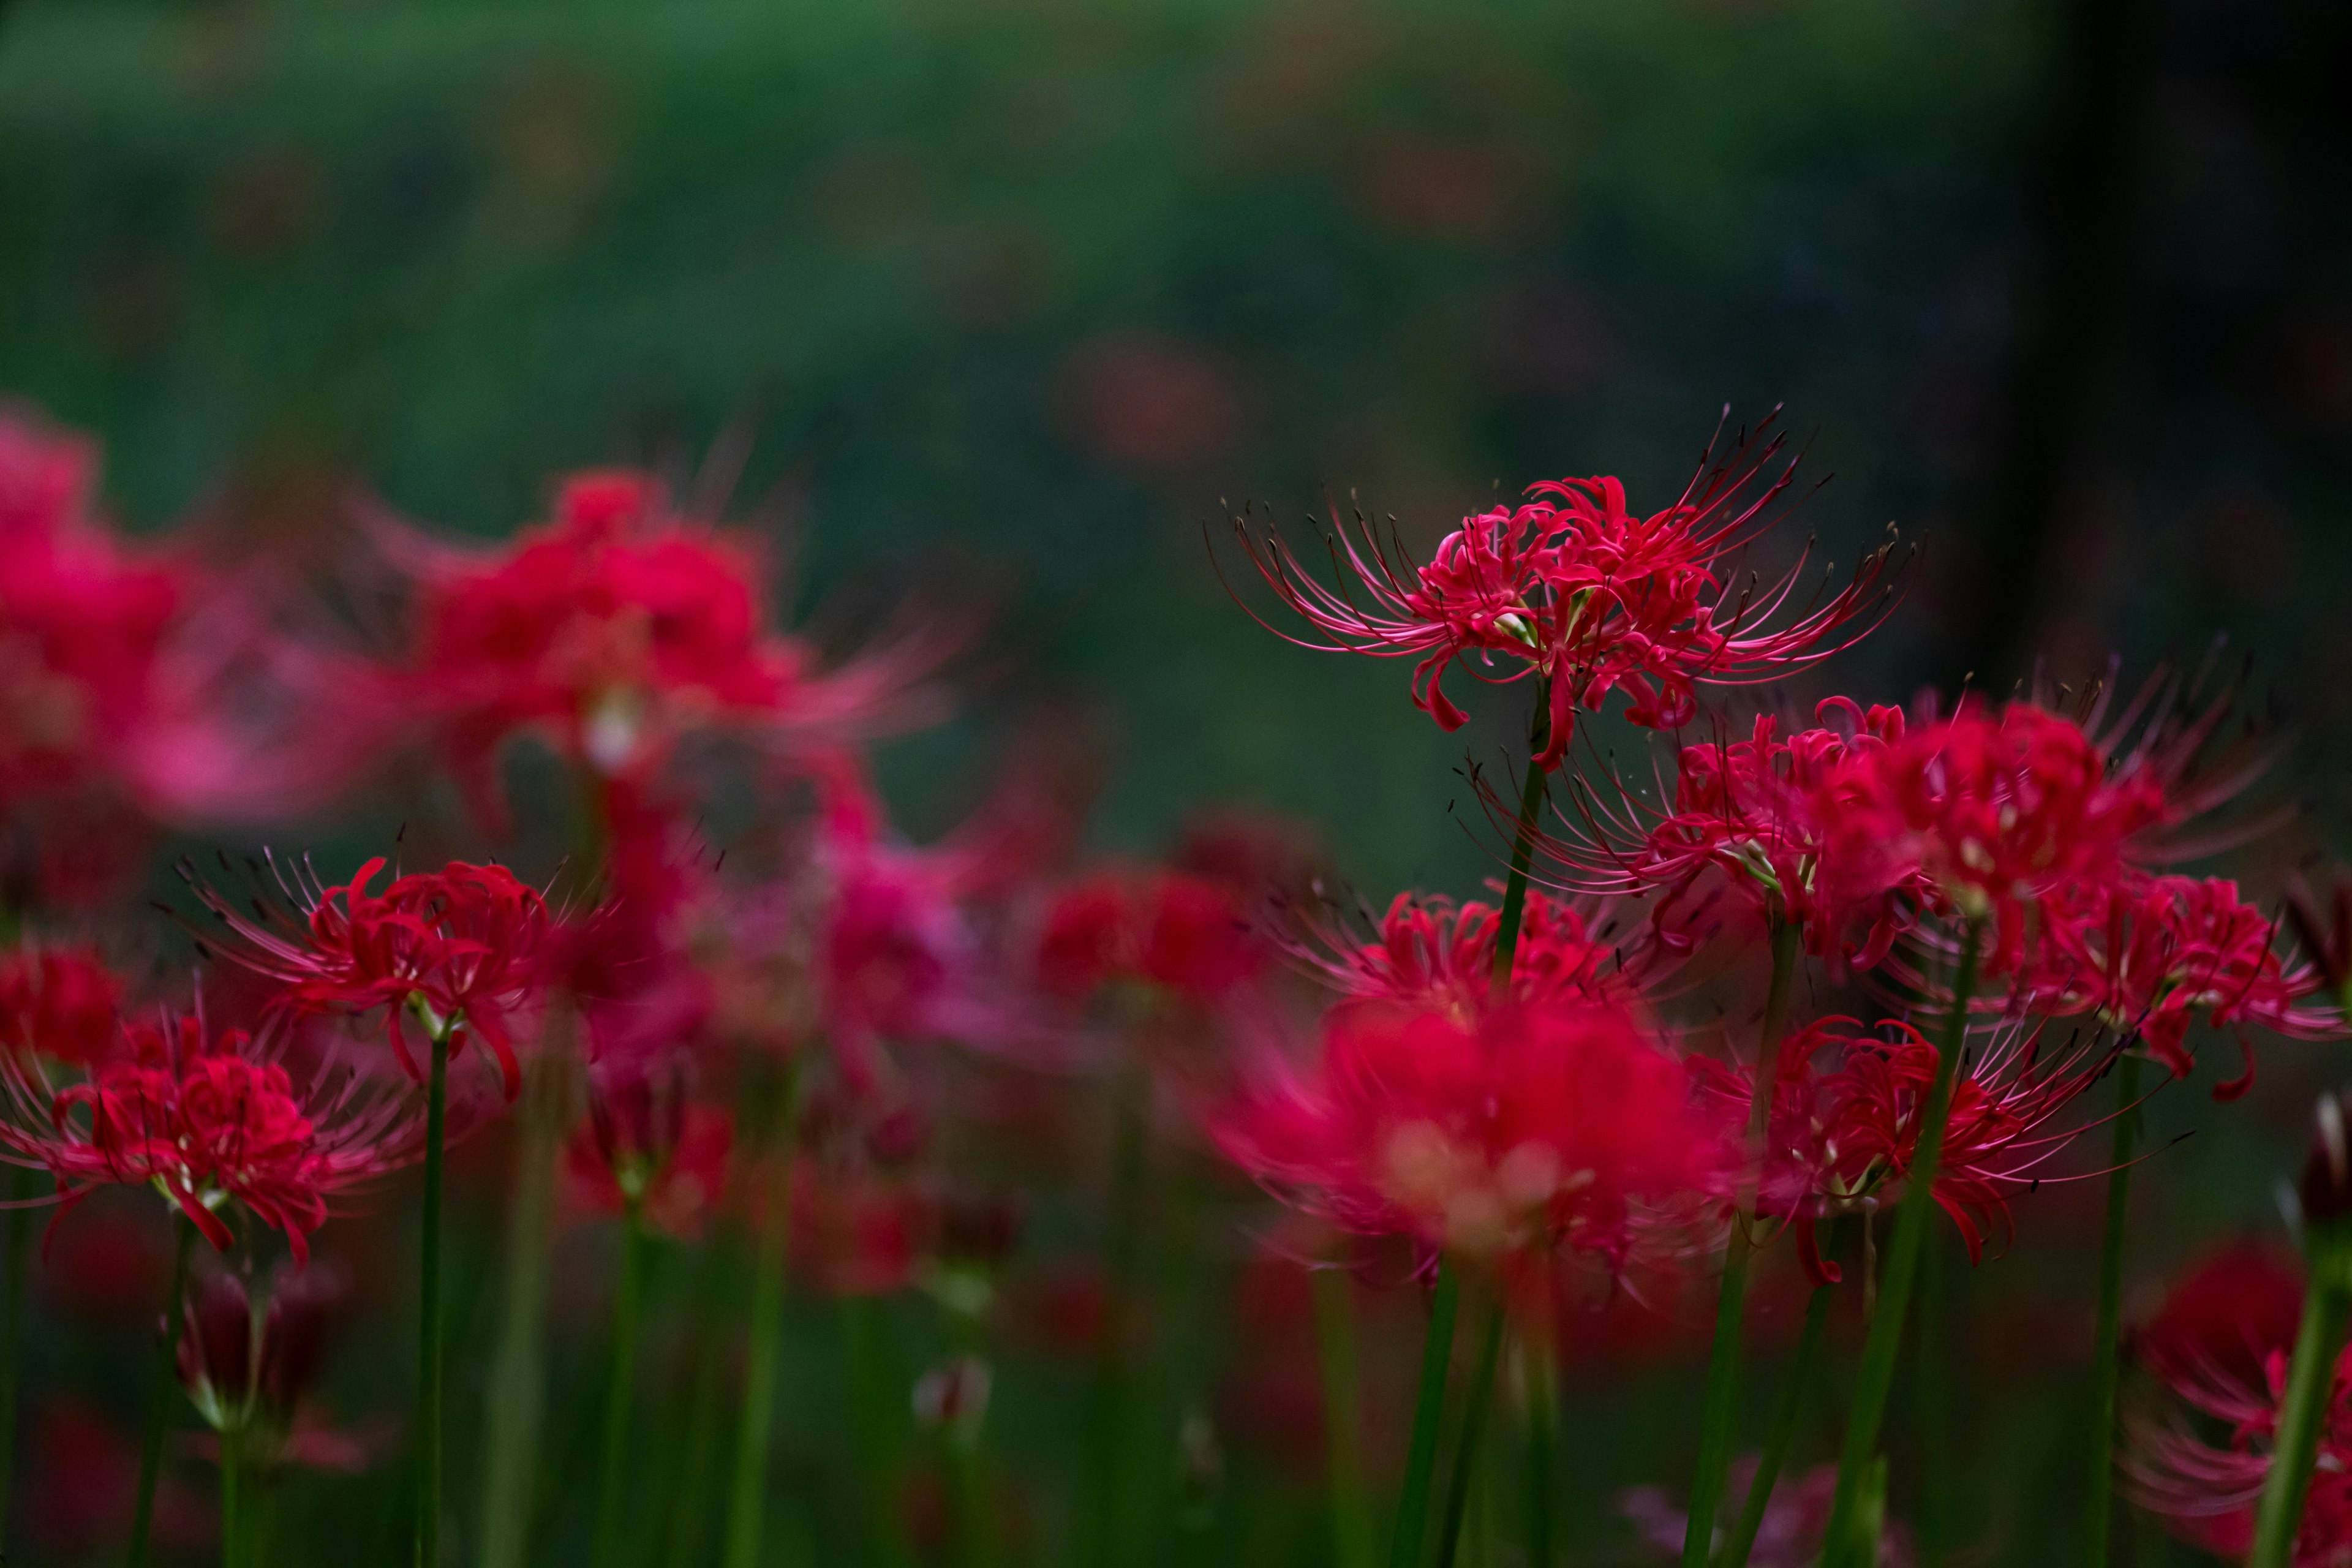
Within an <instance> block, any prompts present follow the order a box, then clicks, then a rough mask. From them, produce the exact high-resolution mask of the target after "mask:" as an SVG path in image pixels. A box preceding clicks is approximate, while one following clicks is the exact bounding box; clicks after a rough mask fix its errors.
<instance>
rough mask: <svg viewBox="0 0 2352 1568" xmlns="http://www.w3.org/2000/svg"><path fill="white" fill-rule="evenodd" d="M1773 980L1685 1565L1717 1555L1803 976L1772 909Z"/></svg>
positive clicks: (1719, 1307)
mask: <svg viewBox="0 0 2352 1568" xmlns="http://www.w3.org/2000/svg"><path fill="white" fill-rule="evenodd" d="M1768 918H1769V926H1770V931H1771V942H1772V982H1771V985H1770V987H1769V989H1768V990H1767V991H1766V993H1765V996H1764V1027H1763V1036H1762V1038H1761V1042H1760V1044H1759V1047H1758V1048H1757V1052H1756V1081H1755V1084H1754V1085H1753V1087H1751V1088H1750V1089H1749V1090H1748V1142H1747V1163H1748V1172H1747V1173H1746V1174H1745V1175H1743V1176H1742V1177H1741V1179H1740V1194H1739V1205H1738V1211H1737V1213H1736V1214H1735V1215H1734V1216H1733V1219H1732V1225H1731V1234H1730V1236H1729V1237H1728V1238H1727V1240H1726V1242H1725V1244H1724V1249H1723V1281H1722V1285H1721V1288H1720V1289H1719V1290H1718V1292H1717V1296H1716V1305H1715V1344H1714V1347H1713V1349H1712V1350H1711V1351H1710V1352H1708V1355H1707V1363H1706V1395H1705V1398H1704V1401H1703V1403H1702V1404H1701V1405H1700V1415H1699V1437H1698V1472H1697V1474H1696V1475H1695V1476H1694V1477H1692V1479H1691V1496H1690V1518H1689V1521H1688V1522H1687V1523H1686V1524H1685V1525H1684V1527H1683V1568H1706V1560H1707V1554H1708V1553H1709V1552H1711V1551H1713V1550H1714V1546H1715V1527H1716V1516H1717V1514H1718V1513H1719V1512H1720V1511H1721V1510H1722V1507H1723V1489H1724V1479H1725V1477H1726V1476H1727V1475H1728V1474H1729V1472H1730V1468H1731V1438H1732V1429H1733V1427H1734V1426H1736V1425H1737V1424H1738V1417H1739V1348H1740V1347H1739V1333H1740V1327H1741V1323H1742V1321H1743V1320H1744V1318H1745V1316H1746V1314H1747V1309H1748V1262H1749V1258H1750V1256H1751V1254H1752V1253H1753V1251H1754V1244H1753V1243H1752V1242H1750V1241H1749V1240H1748V1235H1749V1230H1750V1227H1752V1226H1754V1224H1755V1223H1756V1187H1755V1184H1756V1180H1757V1177H1758V1176H1759V1174H1760V1173H1761V1171H1762V1168H1763V1162H1764V1157H1765V1152H1766V1150H1765V1142H1766V1138H1767V1135H1768V1134H1769V1131H1770V1126H1771V1120H1772V1095H1773V1091H1774V1089H1777V1088H1778V1086H1779V1084H1780V1037H1781V1036H1782V1034H1784V1033H1785V1032H1786V1031H1787V1029H1788V1025H1789V991H1790V986H1791V984H1792V983H1793V982H1794V981H1795V979H1796V973H1797V934H1798V927H1797V922H1796V921H1792V920H1790V919H1789V918H1788V917H1787V916H1786V915H1785V914H1784V913H1782V911H1781V909H1780V900H1778V898H1777V897H1776V898H1774V900H1772V902H1771V904H1770V905H1769V917H1768Z"/></svg>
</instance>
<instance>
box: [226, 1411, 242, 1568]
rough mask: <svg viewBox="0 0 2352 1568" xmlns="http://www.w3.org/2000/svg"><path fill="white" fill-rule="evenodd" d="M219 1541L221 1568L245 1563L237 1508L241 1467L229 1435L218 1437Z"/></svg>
mask: <svg viewBox="0 0 2352 1568" xmlns="http://www.w3.org/2000/svg"><path fill="white" fill-rule="evenodd" d="M220 1445H221V1453H220V1510H221V1517H220V1541H221V1568H242V1565H243V1563H244V1562H245V1530H244V1523H245V1514H244V1510H242V1509H241V1508H240V1507H239V1506H238V1504H239V1502H240V1501H241V1499H240V1497H239V1495H238V1494H239V1492H240V1491H241V1489H242V1487H241V1482H242V1480H243V1479H244V1478H243V1477H242V1476H241V1475H240V1474H239V1473H238V1472H239V1471H240V1470H242V1469H243V1468H244V1467H243V1466H241V1465H239V1464H238V1463H237V1457H236V1447H237V1445H236V1437H235V1436H232V1435H230V1434H229V1433H226V1432H224V1433H222V1434H221V1435H220Z"/></svg>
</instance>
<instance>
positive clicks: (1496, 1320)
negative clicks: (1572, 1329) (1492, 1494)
mask: <svg viewBox="0 0 2352 1568" xmlns="http://www.w3.org/2000/svg"><path fill="white" fill-rule="evenodd" d="M1502 1350H1503V1299H1502V1296H1501V1294H1500V1293H1499V1292H1498V1293H1497V1294H1496V1297H1495V1300H1494V1301H1493V1302H1492V1303H1491V1304H1490V1305H1489V1306H1488V1307H1487V1309H1486V1332H1485V1334H1484V1335H1483V1336H1482V1337H1481V1339H1480V1341H1479V1344H1478V1364H1477V1368H1476V1370H1475V1371H1474V1372H1473V1373H1471V1375H1470V1403H1469V1405H1467V1406H1465V1408H1464V1410H1463V1412H1462V1430H1461V1431H1460V1432H1458V1433H1456V1434H1455V1435H1454V1475H1453V1478H1452V1479H1451V1480H1450V1481H1449V1482H1448V1483H1447V1486H1446V1489H1445V1519H1444V1523H1443V1524H1441V1525H1440V1526H1439V1527H1438V1536H1437V1568H1454V1554H1455V1552H1459V1551H1460V1550H1461V1547H1462V1516H1463V1513H1464V1511H1465V1510H1466V1509H1467V1508H1468V1506H1469V1503H1470V1479H1471V1477H1472V1476H1474V1475H1475V1474H1476V1472H1477V1468H1478V1441H1479V1439H1480V1438H1481V1437H1483V1436H1486V1407H1487V1406H1488V1405H1491V1404H1493V1403H1494V1398H1495V1363H1496V1362H1497V1361H1499V1360H1500V1359H1501V1358H1502Z"/></svg>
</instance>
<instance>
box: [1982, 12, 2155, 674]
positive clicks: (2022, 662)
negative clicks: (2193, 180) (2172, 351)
mask: <svg viewBox="0 0 2352 1568" xmlns="http://www.w3.org/2000/svg"><path fill="white" fill-rule="evenodd" d="M2156 10H2157V0H2072V3H2071V4H2070V5H2068V7H2067V11H2066V16H2065V21H2064V24H2063V26H2064V33H2063V37H2062V38H2061V40H2060V44H2059V47H2058V49H2057V52H2056V57H2055V59H2054V61H2053V67H2052V70H2051V76H2050V106H2051V117H2050V121H2049V123H2050V127H2051V142H2050V143H2049V146H2050V155H2049V161H2048V162H2047V163H2046V164H2044V165H2043V172H2042V181H2041V186H2042V188H2041V190H2040V192H2039V193H2038V199H2037V201H2036V203H2035V208H2036V212H2035V217H2036V224H2035V227H2036V229H2037V230H2038V232H2039V234H2040V235H2041V237H2042V244H2041V246H2040V247H2039V251H2038V254H2037V255H2036V256H2035V257H2034V258H2033V260H2032V262H2030V263H2029V265H2033V266H2035V267H2036V268H2037V270H2038V271H2039V272H2040V274H2041V278H2042V287H2041V288H2040V289H2038V290H2036V291H2034V292H2033V293H2032V294H2031V295H2030V296H2029V299H2028V301H2027V304H2026V307H2025V310H2024V311H2023V323H2024V324H2023V330H2022V332H2021V338H2020V342H2019V345H2018V353H2017V358H2016V361H2015V363H2014V366H2013V372H2012V374H2013V381H2012V384H2011V389H2010V394H2009V396H2008V398H2007V399H2006V405H2007V409H2008V428H2007V429H2006V431H2005V432H2004V436H2003V452H2002V456H2001V458H2000V466H1999V468H1998V469H1997V477H1996V479H1995V483H1994V487H1993V489H1992V491H1991V493H1990V495H1989V496H1988V498H1987V504H1986V505H1985V508H1984V510H1982V512H1981V513H1980V514H1979V518H1980V521H1979V522H1978V523H1977V525H1976V528H1975V535H1976V537H1975V540H1974V544H1975V551H1974V553H1975V554H1976V556H1977V557H1978V558H1979V561H1980V562H1981V563H1982V567H1983V570H1984V577H1983V581H1984V582H1985V584H1987V592H1986V598H1985V610H1984V614H1983V616H1982V617H1981V618H1980V619H1979V621H1978V622H1977V624H1976V626H1974V628H1973V629H1972V631H1971V632H1970V633H1969V634H1968V635H1965V636H1964V637H1962V638H1961V639H1960V641H1959V642H1958V645H1957V646H1956V647H1954V648H1953V650H1952V659H1953V663H1952V665H1951V668H1949V669H1948V670H1947V671H1946V672H1945V673H1946V676H1947V679H1948V681H1949V682H1957V681H1958V679H1959V678H1960V677H1961V676H1962V675H1964V674H1966V673H1969V672H1971V671H1973V672H1974V673H1975V675H1976V677H1977V681H1976V684H1978V685H1979V687H1980V688H1983V689H1990V690H1994V691H2005V690H2007V689H2009V687H2010V685H2011V682H2012V681H2013V680H2014V679H2018V678H2020V677H2022V676H2024V675H2026V674H2027V673H2029V672H2030V670H2031V667H2032V658H2033V655H2034V651H2035V650H2034V647H2033V644H2034V641H2035V639H2036V637H2037V636H2038V632H2039V628H2040V626H2042V622H2043V620H2044V618H2045V616H2047V614H2048V611H2049V608H2050V605H2051V603H2052V599H2051V595H2055V594H2062V593H2063V592H2064V591H2065V585H2064V584H2058V583H2053V582H2050V581H2048V579H2047V574H2048V572H2049V568H2050V564H2051V563H2052V562H2053V559H2054V558H2055V557H2056V556H2057V554H2058V552H2057V551H2056V550H2055V549H2054V548H2053V546H2055V545H2057V544H2058V543H2059V542H2060V530H2061V528H2062V526H2063V513H2064V510H2065V508H2066V502H2067V497H2068V493H2069V490H2070V489H2071V488H2072V487H2073V486H2074V483H2075V482H2076V481H2077V479H2078V478H2079V477H2080V476H2081V475H2082V473H2083V472H2084V468H2085V467H2086V466H2087V459H2088V458H2090V456H2091V455H2092V454H2093V453H2094V452H2095V450H2096V448H2097V445H2098V440H2099V434H2098V426H2099V416H2100V414H2101V412H2102V410H2103V409H2104V407H2105V404H2106V401H2107V396H2108V394H2109V392H2110V390H2111V389H2112V387H2113V385H2114V382H2115V374H2116V363H2117V361H2118V356H2119V350H2120V344H2121V340H2122V336H2123V327H2124V321H2125V317H2126V305H2127V301H2128V300H2129V296H2130V292H2131V289H2130V275H2131V252H2130V230H2131V227H2132V219H2133V214H2134V212H2135V209H2136V208H2137V192H2138V186H2139V179H2138V175H2139V173H2140V167H2141V163H2142V153H2143V148H2144V146H2145V144H2146V131H2147V108H2148V103H2149V99H2150V83H2149V80H2148V78H2149V76H2150V74H2151V68H2150V64H2151V60H2152V58H2153V56H2154V52H2155V51H2154V48H2153V40H2152V37H2151V34H2152V32H2153V30H2154V24H2155V19H2156V18H2155V12H2156Z"/></svg>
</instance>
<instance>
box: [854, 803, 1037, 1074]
mask: <svg viewBox="0 0 2352 1568" xmlns="http://www.w3.org/2000/svg"><path fill="white" fill-rule="evenodd" d="M819 803H820V807H821V817H822V822H821V826H820V834H819V839H818V845H817V851H816V854H815V857H814V866H813V868H812V870H813V877H812V885H813V886H814V889H816V890H817V892H816V898H815V900H814V901H815V905H816V913H815V929H814V937H813V941H812V943H811V946H812V948H813V952H812V958H811V963H812V968H813V979H814V994H815V998H816V1009H817V1014H818V1018H817V1024H818V1026H819V1028H820V1029H821V1030H822V1031H823V1033H824V1038H825V1040H826V1042H827V1044H828V1045H829V1047H831V1049H832V1051H833V1053H834V1056H835V1059H836V1060H837V1061H838V1062H839V1063H840V1064H841V1065H842V1067H843V1068H844V1070H845V1072H847V1073H848V1075H849V1077H850V1078H851V1079H852V1081H853V1082H858V1083H866V1082H870V1081H871V1080H872V1078H873V1073H874V1070H875V1068H876V1066H877V1058H876V1052H877V1047H879V1045H880V1044H881V1042H883V1041H884V1040H898V1041H904V1042H915V1041H946V1042H951V1043H954V1044H958V1045H962V1046H967V1047H973V1048H976V1049H981V1050H1010V1049H1015V1048H1019V1047H1030V1046H1042V1045H1044V1044H1045V1043H1047V1038H1046V1037H1047V1036H1048V1034H1049V1033H1050V1031H1048V1030H1046V1029H1045V1027H1044V1026H1043V1024H1042V1022H1041V1020H1040V1019H1039V1018H1038V1017H1036V1016H1034V1008H1032V1007H1030V1006H1028V1005H1025V1004H1024V999H1023V998H1022V997H1020V996H1019V995H1018V994H1016V987H1014V986H1013V984H1011V983H1010V981H1009V980H1008V979H1007V978H1006V975H1005V968H1006V966H1005V965H1004V964H1003V963H1000V962H998V961H997V958H996V953H995V945H996V943H995V931H994V930H993V928H994V927H995V926H996V925H998V924H1001V923H1002V922H1000V921H992V920H991V919H990V918H989V917H990V915H991V914H992V912H993V910H994V907H995V906H996V905H998V904H1001V903H1002V902H1003V899H1004V897H1005V896H1006V894H1007V893H1008V892H1010V891H1011V890H1012V889H1015V888H1017V887H1018V886H1019V885H1020V884H1021V883H1022V882H1023V881H1024V880H1025V879H1027V878H1028V877H1029V875H1030V874H1031V871H1032V868H1034V863H1035V861H1036V859H1037V858H1039V857H1040V856H1041V855H1043V854H1045V853H1046V852H1047V849H1048V847H1049V846H1050V845H1051V844H1052V842H1053V841H1054V840H1055V839H1056V838H1058V837H1060V835H1061V831H1062V828H1061V826H1060V825H1059V819H1058V816H1057V814H1056V813H1055V812H1054V811H1053V810H1052V808H1050V807H1048V806H1045V805H1042V804H1041V803H1039V802H1038V801H1036V800H1034V799H1032V798H1031V797H1030V796H1029V794H1028V787H1027V784H1026V782H1025V781H1024V780H1022V779H1020V778H1018V777H1015V778H1012V779H1009V780H1008V781H1007V782H1006V783H1005V784H1004V785H1003V787H1002V788H1000V790H999V791H998V792H997V793H996V795H994V796H993V797H992V800H991V801H990V802H988V803H987V804H985V805H982V808H981V809H980V810H979V811H977V812H975V813H974V814H973V816H972V817H971V819H970V820H969V821H967V822H966V823H965V824H963V825H962V826H961V827H959V828H958V829H957V830H956V831H955V832H953V833H950V835H948V837H945V838H943V839H941V840H940V841H939V842H937V843H935V844H932V845H929V846H927V847H920V848H918V847H913V846H910V845H907V844H905V843H903V842H898V841H896V840H895V839H894V838H893V837H892V835H891V834H890V832H889V829H888V826H887V819H886V817H885V815H884V812H883V808H882V805H881V802H880V800H879V799H878V798H877V796H876V795H875V794H874V793H873V791H872V789H871V787H870V786H869V785H868V784H867V782H866V779H865V777H864V775H863V773H862V772H861V771H860V770H859V769H857V768H856V766H854V765H852V764H851V763H848V762H846V761H845V760H844V761H837V762H836V763H835V764H834V765H832V766H830V767H828V768H826V769H824V770H823V771H822V772H821V773H820V774H819ZM1047 819H1052V822H1053V825H1052V826H1047V825H1046V821H1047Z"/></svg>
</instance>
